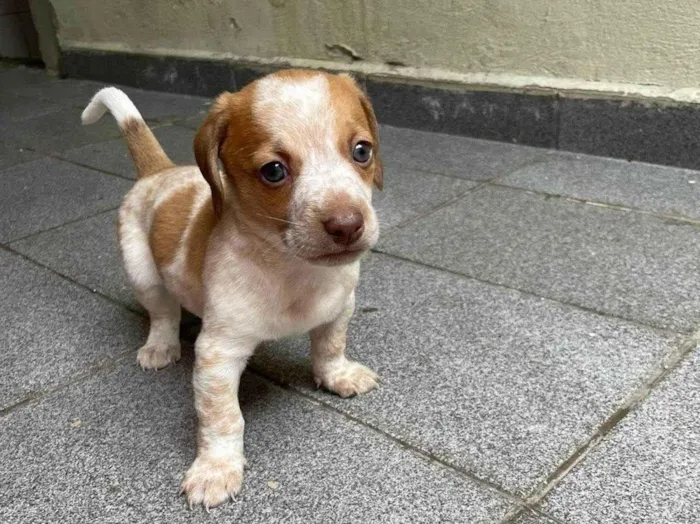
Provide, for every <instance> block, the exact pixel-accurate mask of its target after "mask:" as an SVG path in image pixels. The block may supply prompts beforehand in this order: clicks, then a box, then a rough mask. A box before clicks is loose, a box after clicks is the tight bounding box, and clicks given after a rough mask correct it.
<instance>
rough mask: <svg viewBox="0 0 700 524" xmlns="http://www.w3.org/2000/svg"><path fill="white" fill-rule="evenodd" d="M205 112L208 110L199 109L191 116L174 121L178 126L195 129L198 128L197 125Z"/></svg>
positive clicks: (201, 120) (202, 119) (200, 123)
mask: <svg viewBox="0 0 700 524" xmlns="http://www.w3.org/2000/svg"><path fill="white" fill-rule="evenodd" d="M207 113H208V111H203V110H200V111H199V112H198V113H197V114H195V115H193V116H190V117H187V118H179V119H176V120H175V121H174V123H175V124H176V125H178V126H182V127H186V128H187V129H193V130H197V129H199V126H200V125H202V122H204V119H205V118H206V116H207Z"/></svg>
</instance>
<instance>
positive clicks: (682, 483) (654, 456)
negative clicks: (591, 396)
mask: <svg viewBox="0 0 700 524" xmlns="http://www.w3.org/2000/svg"><path fill="white" fill-rule="evenodd" d="M698 412H700V353H698V352H697V351H695V353H694V354H693V355H691V356H690V358H688V359H687V360H686V361H685V362H684V363H683V364H682V366H681V367H680V369H678V370H677V371H674V372H673V374H672V375H671V376H670V377H669V378H668V379H667V380H666V381H665V382H662V383H661V384H660V385H659V387H658V388H657V390H656V391H654V392H652V394H651V396H650V397H649V398H647V399H646V400H645V401H644V403H643V404H642V405H641V406H640V407H639V409H638V410H636V411H634V412H632V413H630V414H629V415H628V416H627V418H625V419H624V420H622V422H620V423H619V424H618V425H617V427H616V428H615V429H614V430H613V431H612V432H611V433H610V434H609V435H608V436H607V437H606V438H605V439H604V440H603V441H602V442H601V443H600V444H599V445H598V447H597V448H596V449H594V450H593V451H592V452H591V453H590V455H589V456H588V457H587V458H586V459H585V460H584V461H583V462H582V463H581V464H579V465H578V466H577V467H576V469H574V470H573V471H572V472H571V473H570V474H569V475H568V476H567V477H566V478H564V480H563V481H562V482H561V484H560V485H559V486H557V487H556V488H555V489H554V490H553V491H552V492H551V493H550V494H549V496H548V497H547V498H546V499H545V501H544V504H543V507H544V508H545V509H546V511H547V513H549V514H552V515H554V516H555V517H557V518H559V519H562V520H564V521H566V522H576V523H581V524H586V523H596V524H605V523H611V524H612V523H618V522H624V523H625V524H637V523H643V522H644V523H647V522H663V523H664V524H686V523H689V522H699V521H700V493H699V492H698V486H700V419H699V418H698Z"/></svg>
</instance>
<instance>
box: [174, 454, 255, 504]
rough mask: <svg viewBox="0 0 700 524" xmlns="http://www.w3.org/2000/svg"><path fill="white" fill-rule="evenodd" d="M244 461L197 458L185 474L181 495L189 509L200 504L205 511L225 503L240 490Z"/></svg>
mask: <svg viewBox="0 0 700 524" xmlns="http://www.w3.org/2000/svg"><path fill="white" fill-rule="evenodd" d="M244 464H245V460H244V459H240V460H236V459H229V460H227V459H223V458H218V459H208V458H202V457H197V458H196V459H195V461H194V462H193V463H192V466H190V469H189V470H187V473H185V478H184V479H183V481H182V489H181V493H182V494H184V495H185V496H186V497H187V503H188V504H189V505H190V507H193V506H195V505H197V504H202V505H203V506H204V507H205V508H206V509H209V508H213V507H214V506H218V505H219V504H221V503H223V502H226V501H227V500H229V499H233V497H234V496H235V495H236V494H237V493H238V492H239V491H240V490H241V484H242V483H243V466H244Z"/></svg>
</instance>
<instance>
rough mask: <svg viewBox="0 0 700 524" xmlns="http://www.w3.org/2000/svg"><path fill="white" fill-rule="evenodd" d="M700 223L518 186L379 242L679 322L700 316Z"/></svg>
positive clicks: (651, 318) (679, 326)
mask: <svg viewBox="0 0 700 524" xmlns="http://www.w3.org/2000/svg"><path fill="white" fill-rule="evenodd" d="M697 237H698V228H697V227H696V226H693V225H690V224H688V223H685V222H679V221H677V220H671V219H661V218H657V217H654V216H652V215H647V214H642V213H634V212H629V211H622V210H616V209H609V208H603V207H600V206H595V205H590V204H583V203H580V202H575V201H570V200H566V199H561V198H550V197H548V196H543V195H536V194H532V193H527V192H524V191H519V190H515V189H510V188H502V187H489V188H485V189H481V190H477V191H475V192H474V193H473V194H471V195H468V196H467V197H466V198H464V199H462V200H461V201H459V202H458V203H456V204H454V205H451V206H448V207H445V208H443V209H441V210H439V211H437V212H435V213H433V214H432V215H429V216H428V217H427V218H424V219H421V220H419V221H417V222H415V223H413V224H411V225H410V226H409V227H407V228H406V229H402V230H400V231H394V232H392V233H390V234H389V235H385V236H384V237H383V241H380V250H382V251H385V252H389V253H393V254H397V255H400V256H402V257H406V258H409V259H411V260H416V261H420V262H423V263H426V264H430V265H434V266H438V267H442V268H447V269H450V270H452V271H456V272H459V273H462V274H465V275H468V276H473V277H476V278H479V279H484V280H488V281H490V282H495V283H498V284H502V285H506V286H509V287H514V288H517V289H522V290H526V291H529V292H533V293H536V294H539V295H542V296H547V297H552V298H555V299H558V300H562V301H565V302H570V303H573V304H576V305H580V306H584V307H588V308H594V309H596V310H598V311H601V312H605V313H611V314H614V315H618V316H621V317H624V318H630V319H635V320H638V321H641V322H644V323H648V324H651V325H655V326H660V327H667V328H671V329H675V330H684V331H688V330H691V329H692V328H693V327H694V326H696V325H697V324H698V321H700V280H699V279H698V278H697V267H698V266H697V261H698V259H700V244H699V243H698V242H697Z"/></svg>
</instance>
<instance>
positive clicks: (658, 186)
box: [500, 152, 700, 219]
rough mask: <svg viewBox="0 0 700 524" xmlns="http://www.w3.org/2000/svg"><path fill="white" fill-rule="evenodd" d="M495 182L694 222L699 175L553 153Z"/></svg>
mask: <svg viewBox="0 0 700 524" xmlns="http://www.w3.org/2000/svg"><path fill="white" fill-rule="evenodd" d="M500 183H502V184H504V185H507V186H513V187H520V188H523V189H529V190H531V191H541V192H545V193H550V194H555V195H563V196H567V197H574V198H580V199H582V200H590V201H596V202H604V203H607V204H613V205H621V206H628V207H635V208H639V209H643V210H646V211H654V212H658V213H669V214H675V215H685V216H687V217H691V218H694V219H700V205H698V202H700V172H698V171H692V170H690V169H680V168H673V167H666V166H656V165H652V164H642V163H639V162H627V161H624V160H614V159H609V158H599V157H592V156H587V155H576V154H572V153H555V152H553V153H552V154H550V155H549V156H548V158H547V160H545V161H543V162H540V163H536V164H531V165H528V166H525V167H523V168H520V169H517V170H516V171H515V172H514V173H512V174H511V175H509V176H508V177H506V178H505V179H503V180H501V181H500Z"/></svg>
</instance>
